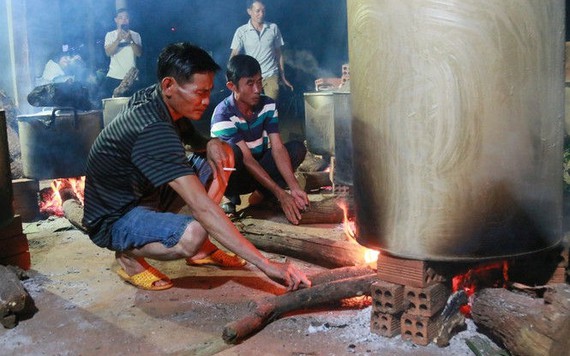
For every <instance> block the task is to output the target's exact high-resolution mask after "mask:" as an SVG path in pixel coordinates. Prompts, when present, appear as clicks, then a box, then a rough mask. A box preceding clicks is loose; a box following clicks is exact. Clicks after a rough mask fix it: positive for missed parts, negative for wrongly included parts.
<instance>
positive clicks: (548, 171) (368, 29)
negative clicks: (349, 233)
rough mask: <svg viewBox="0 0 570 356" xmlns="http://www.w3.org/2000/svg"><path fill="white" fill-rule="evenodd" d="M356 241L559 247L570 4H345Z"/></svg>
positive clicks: (475, 256)
mask: <svg viewBox="0 0 570 356" xmlns="http://www.w3.org/2000/svg"><path fill="white" fill-rule="evenodd" d="M347 10H348V34H349V54H350V70H351V93H352V113H353V122H352V124H353V125H352V130H353V131H352V134H353V145H354V146H353V148H354V156H355V157H358V158H359V162H360V164H359V165H358V169H356V170H355V172H354V199H355V205H356V225H357V239H358V241H359V242H360V243H362V244H364V245H367V246H369V247H372V248H376V249H380V250H384V251H386V252H389V253H391V254H393V255H396V256H399V257H403V258H412V259H420V260H436V261H437V260H453V261H456V260H481V259H498V258H504V257H508V256H516V255H523V254H529V253H532V252H536V251H539V250H542V249H547V248H551V247H553V246H556V245H558V244H559V243H560V242H561V240H562V229H561V227H562V179H561V166H560V164H561V162H562V133H563V126H562V118H563V117H564V77H563V75H562V74H563V72H564V71H563V58H564V55H563V48H564V43H563V34H564V31H563V29H564V2H563V1H561V0H544V1H521V2H509V1H495V0H463V1H454V2H449V3H446V4H445V6H443V5H442V2H441V1H440V0H410V1H401V0H381V1H378V0H365V1H349V2H348V7H347Z"/></svg>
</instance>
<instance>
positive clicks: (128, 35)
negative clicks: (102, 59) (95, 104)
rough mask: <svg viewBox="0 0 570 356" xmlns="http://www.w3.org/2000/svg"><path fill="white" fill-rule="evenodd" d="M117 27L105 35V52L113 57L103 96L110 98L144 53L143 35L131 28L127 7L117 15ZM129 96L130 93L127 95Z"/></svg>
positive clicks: (118, 11)
mask: <svg viewBox="0 0 570 356" xmlns="http://www.w3.org/2000/svg"><path fill="white" fill-rule="evenodd" d="M115 24H116V25H117V29H116V30H114V31H111V32H107V34H106V35H105V54H106V55H107V56H109V57H110V58H111V61H110V63H109V71H108V72H107V77H106V78H105V82H104V88H103V98H110V97H111V96H112V94H113V90H114V89H115V88H116V87H118V86H119V85H120V84H121V82H122V81H123V79H124V78H125V76H126V75H127V73H129V71H130V70H131V69H132V68H136V58H137V57H140V56H141V54H142V40H141V35H140V34H139V33H138V32H135V31H133V30H131V29H130V23H129V12H128V11H127V9H125V8H121V9H118V10H117V13H116V15H115ZM127 96H129V95H127Z"/></svg>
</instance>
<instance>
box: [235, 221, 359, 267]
mask: <svg viewBox="0 0 570 356" xmlns="http://www.w3.org/2000/svg"><path fill="white" fill-rule="evenodd" d="M236 226H237V227H238V229H239V230H240V232H241V233H242V234H243V235H244V236H245V237H246V238H247V239H248V240H249V241H250V242H251V243H253V244H254V245H255V247H257V248H258V249H260V250H263V251H266V252H273V253H279V254H283V255H287V256H291V257H294V258H297V259H300V260H303V261H307V262H310V263H313V264H316V265H319V266H323V267H327V268H335V267H346V266H358V265H365V264H366V261H365V259H364V257H365V254H366V251H367V248H365V247H364V246H362V245H360V244H358V243H357V242H356V241H354V240H351V239H347V238H344V239H343V238H342V236H341V237H339V238H336V239H335V238H334V237H332V236H331V235H334V233H331V230H330V229H327V231H328V234H329V237H324V236H323V235H320V234H319V235H317V232H316V229H314V230H311V229H309V228H301V227H299V226H294V225H289V224H277V223H275V222H271V221H264V220H249V219H246V220H242V221H241V222H239V223H237V224H236ZM319 230H323V229H319ZM313 232H314V234H313ZM338 234H339V235H343V236H344V233H343V232H338Z"/></svg>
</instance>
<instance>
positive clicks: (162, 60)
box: [83, 43, 310, 290]
mask: <svg viewBox="0 0 570 356" xmlns="http://www.w3.org/2000/svg"><path fill="white" fill-rule="evenodd" d="M218 69H219V66H218V65H217V64H216V63H215V62H214V60H213V59H212V58H211V57H210V56H209V55H208V53H207V52H205V51H204V50H202V49H200V48H198V47H195V46H193V45H191V44H188V43H176V44H171V45H169V46H167V47H166V48H165V49H164V50H163V51H162V52H161V54H160V55H159V58H158V71H157V73H158V83H157V84H155V85H153V86H151V87H148V88H146V89H143V90H141V91H139V92H137V93H135V94H134V95H133V97H132V98H131V99H130V101H129V102H128V104H127V105H126V108H125V109H123V111H122V112H121V113H120V114H119V115H118V116H117V117H116V118H115V119H114V120H113V121H112V122H111V123H110V124H109V125H108V126H107V127H105V129H104V130H103V131H102V132H101V134H100V135H99V137H98V138H97V140H96V141H95V143H94V144H93V147H92V148H91V152H90V154H89V158H88V162H87V174H86V186H85V213H84V219H83V224H84V225H85V226H86V228H87V229H88V232H89V236H90V238H91V239H92V241H93V242H94V243H95V244H97V245H98V246H100V247H103V248H108V249H110V250H113V251H115V257H116V259H117V262H118V263H119V265H120V269H119V271H118V274H119V276H120V277H121V278H123V279H124V280H126V281H127V282H129V283H131V284H133V285H135V286H137V287H139V288H143V289H149V290H161V289H166V288H170V287H171V286H172V285H173V284H172V282H171V281H170V279H169V278H168V277H166V276H165V275H164V274H162V273H160V272H159V271H157V270H156V269H154V268H153V267H152V266H150V265H149V264H148V263H147V262H146V261H145V258H153V259H157V260H174V259H181V258H186V259H187V261H188V262H189V263H191V262H192V261H197V260H203V259H207V258H208V256H211V255H213V254H219V253H221V251H220V250H218V249H217V247H216V246H215V245H214V244H213V243H212V242H211V241H210V240H209V237H208V236H210V237H212V238H214V239H216V240H217V241H218V242H220V243H221V244H222V245H223V246H225V247H226V248H228V249H229V250H230V251H233V252H235V253H236V254H237V255H239V256H241V257H243V258H244V259H245V260H247V261H249V262H251V263H252V264H254V265H256V266H257V267H258V268H259V269H261V270H262V271H263V272H264V273H265V274H266V275H267V276H269V277H270V278H272V279H275V280H277V281H280V282H281V283H283V284H284V285H286V286H287V287H288V289H289V290H293V289H297V288H298V287H299V286H302V285H306V286H308V285H310V281H308V279H307V277H306V276H305V274H304V273H303V272H302V271H300V270H299V269H298V268H297V267H296V266H294V265H291V264H281V263H276V262H272V261H269V260H268V259H267V258H265V257H264V256H263V255H262V254H261V253H260V252H259V251H258V250H257V249H256V248H255V247H254V246H253V245H252V244H251V243H250V242H249V241H248V240H247V239H245V238H244V237H243V236H242V235H241V234H240V233H239V232H238V230H237V229H236V228H235V226H234V225H233V224H232V223H231V221H230V220H229V219H228V218H227V217H226V215H225V214H224V213H223V211H222V210H221V209H220V207H219V205H218V204H219V202H220V200H221V198H222V195H223V192H224V189H225V187H226V184H227V179H228V175H229V173H231V172H228V171H227V170H225V169H224V168H226V169H227V168H231V167H233V165H234V162H233V154H232V150H231V149H230V147H229V146H228V145H227V144H224V143H223V142H222V141H220V140H218V139H211V140H209V139H206V138H203V137H201V136H200V135H199V134H198V132H196V130H195V129H194V127H193V125H192V123H191V120H199V119H200V117H201V116H202V114H203V113H204V111H205V109H206V107H207V106H208V104H209V102H210V93H211V91H212V88H213V83H214V76H215V72H216V71H217V70H218ZM185 145H189V146H190V148H191V149H192V150H193V151H203V153H204V154H201V155H200V154H192V155H190V157H187V156H186V147H185ZM205 187H206V188H205ZM183 204H186V205H187V206H188V208H189V210H190V213H191V216H188V215H182V214H176V213H172V211H177V209H176V208H180V207H181V206H182V205H183ZM169 211H170V212H169ZM234 257H235V256H234Z"/></svg>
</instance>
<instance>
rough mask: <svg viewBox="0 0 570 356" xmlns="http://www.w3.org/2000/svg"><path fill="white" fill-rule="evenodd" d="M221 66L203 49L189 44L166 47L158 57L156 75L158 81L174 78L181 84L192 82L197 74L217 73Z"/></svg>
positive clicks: (180, 43) (182, 43)
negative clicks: (193, 76)
mask: <svg viewBox="0 0 570 356" xmlns="http://www.w3.org/2000/svg"><path fill="white" fill-rule="evenodd" d="M218 70H220V66H219V65H218V64H217V63H216V62H215V61H214V59H213V58H212V57H211V56H210V55H209V54H208V52H206V51H205V50H203V49H202V48H200V47H198V46H195V45H193V44H191V43H188V42H177V43H172V44H169V45H168V46H166V47H165V48H164V49H163V50H162V52H160V54H159V55H158V62H157V71H156V75H157V77H158V81H159V82H160V81H161V80H162V79H164V78H166V77H173V78H174V79H175V80H176V81H177V82H178V83H179V84H184V83H188V82H190V81H192V75H194V74H196V73H205V72H214V73H215V72H217V71H218Z"/></svg>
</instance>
